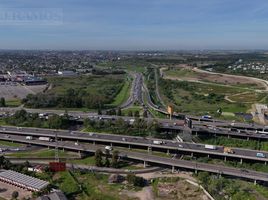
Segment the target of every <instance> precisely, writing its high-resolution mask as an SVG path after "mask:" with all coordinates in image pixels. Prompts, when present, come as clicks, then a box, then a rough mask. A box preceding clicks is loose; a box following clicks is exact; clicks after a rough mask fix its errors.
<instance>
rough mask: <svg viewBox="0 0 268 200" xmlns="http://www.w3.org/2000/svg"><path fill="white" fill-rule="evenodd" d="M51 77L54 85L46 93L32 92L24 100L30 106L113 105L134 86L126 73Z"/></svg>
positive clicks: (80, 108)
mask: <svg viewBox="0 0 268 200" xmlns="http://www.w3.org/2000/svg"><path fill="white" fill-rule="evenodd" d="M47 80H48V82H49V83H50V84H51V85H52V87H51V88H50V89H49V90H47V91H46V92H45V93H43V94H37V95H35V96H32V95H31V96H28V97H27V98H26V99H25V101H24V103H25V106H26V107H31V108H55V109H57V108H66V109H67V108H68V109H78V110H85V109H86V110H90V109H103V108H110V107H116V106H118V105H117V104H121V102H123V101H124V100H125V99H126V98H127V97H126V95H127V94H128V91H129V90H130V82H129V80H128V79H127V77H126V75H125V74H120V75H118V74H117V75H89V76H75V77H48V78H47ZM122 90H123V91H122Z"/></svg>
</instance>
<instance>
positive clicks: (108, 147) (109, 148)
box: [105, 146, 113, 151]
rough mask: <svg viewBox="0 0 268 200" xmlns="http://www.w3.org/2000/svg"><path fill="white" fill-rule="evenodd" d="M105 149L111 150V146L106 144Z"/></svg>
mask: <svg viewBox="0 0 268 200" xmlns="http://www.w3.org/2000/svg"><path fill="white" fill-rule="evenodd" d="M105 150H109V151H112V150H113V147H111V146H106V147H105Z"/></svg>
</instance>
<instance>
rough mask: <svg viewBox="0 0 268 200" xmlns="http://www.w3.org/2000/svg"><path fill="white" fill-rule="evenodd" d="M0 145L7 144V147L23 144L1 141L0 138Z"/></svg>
mask: <svg viewBox="0 0 268 200" xmlns="http://www.w3.org/2000/svg"><path fill="white" fill-rule="evenodd" d="M0 145H3V146H9V147H21V146H23V144H20V143H13V142H9V141H2V140H0Z"/></svg>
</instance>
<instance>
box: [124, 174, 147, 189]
mask: <svg viewBox="0 0 268 200" xmlns="http://www.w3.org/2000/svg"><path fill="white" fill-rule="evenodd" d="M126 179H127V181H128V183H130V184H133V185H134V186H137V187H144V186H145V185H146V181H145V179H144V178H142V177H139V176H135V175H134V174H128V175H127V178H126Z"/></svg>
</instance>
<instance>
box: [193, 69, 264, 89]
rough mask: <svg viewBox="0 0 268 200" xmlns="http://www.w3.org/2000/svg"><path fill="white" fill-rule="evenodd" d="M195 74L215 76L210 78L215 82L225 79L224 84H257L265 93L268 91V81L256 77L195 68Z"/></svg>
mask: <svg viewBox="0 0 268 200" xmlns="http://www.w3.org/2000/svg"><path fill="white" fill-rule="evenodd" d="M192 70H193V71H194V72H198V73H202V74H207V75H214V76H210V78H212V81H213V80H215V79H216V80H220V79H224V82H227V83H232V82H239V83H241V84H247V83H255V84H257V85H261V86H262V87H263V88H264V91H268V81H266V80H263V79H259V78H254V77H247V76H240V75H231V74H221V73H215V72H208V71H205V70H201V69H198V68H196V67H195V68H193V69H192Z"/></svg>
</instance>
